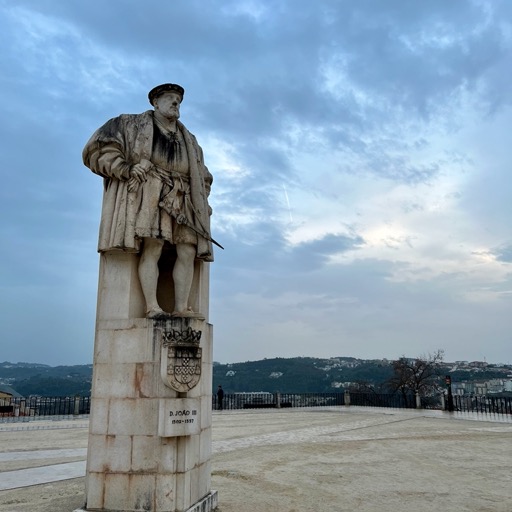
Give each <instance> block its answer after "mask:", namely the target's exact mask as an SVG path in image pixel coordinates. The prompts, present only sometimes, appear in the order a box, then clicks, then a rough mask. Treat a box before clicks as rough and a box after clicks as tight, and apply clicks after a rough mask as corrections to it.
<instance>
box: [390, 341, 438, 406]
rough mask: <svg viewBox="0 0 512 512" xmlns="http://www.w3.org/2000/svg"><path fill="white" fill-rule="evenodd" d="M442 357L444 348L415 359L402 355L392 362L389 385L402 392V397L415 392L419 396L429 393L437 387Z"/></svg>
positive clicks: (405, 397)
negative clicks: (391, 374)
mask: <svg viewBox="0 0 512 512" xmlns="http://www.w3.org/2000/svg"><path fill="white" fill-rule="evenodd" d="M443 358H444V350H441V349H439V350H437V351H436V352H434V353H433V354H428V355H426V356H425V355H423V356H420V357H418V358H416V359H409V358H407V357H405V356H402V357H401V358H400V359H398V360H397V361H394V362H393V376H392V377H391V378H390V379H389V381H388V385H389V387H390V388H391V389H392V390H393V391H396V392H399V393H402V395H403V397H404V399H407V396H408V395H411V394H416V393H418V394H419V395H420V396H428V395H431V394H432V393H433V392H434V391H437V390H438V387H439V376H440V375H441V363H442V361H443Z"/></svg>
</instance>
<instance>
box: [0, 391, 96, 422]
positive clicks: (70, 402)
mask: <svg viewBox="0 0 512 512" xmlns="http://www.w3.org/2000/svg"><path fill="white" fill-rule="evenodd" d="M90 410H91V397H90V396H73V397H40V396H34V397H28V398H18V397H16V398H15V397H9V398H0V422H6V421H29V420H37V419H48V418H51V419H56V418H59V417H69V416H81V415H84V414H89V412H90Z"/></svg>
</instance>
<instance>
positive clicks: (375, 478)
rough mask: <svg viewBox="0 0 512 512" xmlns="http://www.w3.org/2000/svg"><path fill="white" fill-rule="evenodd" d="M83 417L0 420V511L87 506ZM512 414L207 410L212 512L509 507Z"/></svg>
mask: <svg viewBox="0 0 512 512" xmlns="http://www.w3.org/2000/svg"><path fill="white" fill-rule="evenodd" d="M87 427H88V421H87V418H79V419H75V420H61V421H41V420H38V421H31V422H27V423H0V440H1V442H0V512H29V511H30V512H43V511H46V512H72V511H73V510H74V509H76V508H79V507H81V506H82V505H83V504H84V503H83V502H84V484H85V479H84V475H85V458H86V449H87ZM511 456H512V418H510V417H506V416H505V417H504V416H498V415H479V414H467V413H446V412H441V411H415V410H394V409H377V408H362V407H348V408H345V407H337V408H325V409H324V408H322V409H319V408H315V409H287V410H255V411H224V412H214V417H213V456H212V484H213V485H212V488H214V489H216V490H218V491H219V508H218V511H219V512H235V511H236V512H240V511H242V512H245V511H246V512H260V511H261V512H267V511H274V510H275V511H280V512H302V511H315V512H318V511H320V512H322V511H364V512H377V511H379V512H402V511H404V512H405V511H410V510H414V511H415V512H423V511H425V512H427V511H428V512H432V511H438V510H444V511H448V512H459V511H460V512H462V511H470V512H511V511H512V485H511V477H510V474H511Z"/></svg>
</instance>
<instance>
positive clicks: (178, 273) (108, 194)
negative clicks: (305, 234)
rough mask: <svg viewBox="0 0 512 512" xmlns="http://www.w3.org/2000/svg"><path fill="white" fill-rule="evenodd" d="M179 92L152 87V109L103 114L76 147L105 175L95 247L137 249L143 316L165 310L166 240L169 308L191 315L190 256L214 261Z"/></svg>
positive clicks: (197, 151)
mask: <svg viewBox="0 0 512 512" xmlns="http://www.w3.org/2000/svg"><path fill="white" fill-rule="evenodd" d="M184 92H185V91H184V89H183V88H182V87H181V86H179V85H177V84H162V85H159V86H157V87H155V88H154V89H152V90H151V91H150V92H149V94H148V98H149V102H150V103H151V105H152V106H153V107H154V110H148V111H146V112H144V113H142V114H123V115H120V116H119V117H115V118H113V119H110V120H109V121H107V122H106V123H105V124H104V125H103V126H102V127H101V128H99V129H98V130H97V131H96V132H95V133H94V134H93V135H92V137H91V138H90V140H89V142H88V143H87V144H86V146H85V148H84V151H83V161H84V164H85V165H86V166H87V167H89V169H91V171H92V172H94V173H96V174H98V175H100V176H102V177H103V178H104V185H105V187H104V196H103V208H102V214H101V225H100V234H99V244H98V251H100V252H109V251H126V252H133V253H140V262H139V266H138V274H139V279H140V284H141V288H142V292H143V294H144V298H145V301H146V316H147V317H148V318H156V317H159V316H163V315H165V314H166V313H165V312H164V311H163V310H162V308H161V307H160V306H159V304H158V301H157V282H158V276H159V269H158V262H159V259H160V257H161V255H162V250H163V247H164V244H165V243H166V242H169V243H170V244H172V245H174V246H175V249H176V262H175V264H174V267H173V270H172V277H173V281H174V298H175V304H174V310H173V313H172V315H173V316H184V317H187V316H194V312H193V311H192V310H191V308H190V307H189V304H188V301H189V295H190V290H191V286H192V281H193V276H194V262H195V260H196V259H200V260H203V261H213V251H212V241H213V240H212V238H211V235H210V215H211V208H210V206H209V204H208V196H209V193H210V187H211V184H212V180H213V178H212V175H211V174H210V172H209V171H208V169H207V167H206V166H205V165H204V161H203V152H202V150H201V147H200V146H199V144H198V143H197V141H196V138H195V137H194V135H192V134H191V133H190V132H189V131H188V130H187V129H186V128H185V126H184V125H183V124H182V123H181V122H180V121H179V120H178V119H179V117H180V104H181V102H182V100H183V95H184ZM213 242H214V241H213ZM214 243H216V242H214Z"/></svg>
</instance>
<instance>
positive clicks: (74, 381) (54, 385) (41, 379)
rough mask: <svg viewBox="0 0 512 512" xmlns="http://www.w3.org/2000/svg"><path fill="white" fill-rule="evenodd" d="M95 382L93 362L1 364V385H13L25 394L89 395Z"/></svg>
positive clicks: (17, 390) (21, 393)
mask: <svg viewBox="0 0 512 512" xmlns="http://www.w3.org/2000/svg"><path fill="white" fill-rule="evenodd" d="M91 382H92V364H87V365H76V366H49V365H46V364H38V363H10V362H7V361H4V362H3V363H0V388H1V386H2V385H5V386H9V387H11V388H13V389H14V390H16V392H17V393H19V394H20V395H22V396H30V395H41V396H73V395H82V396H86V395H90V394H91Z"/></svg>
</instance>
